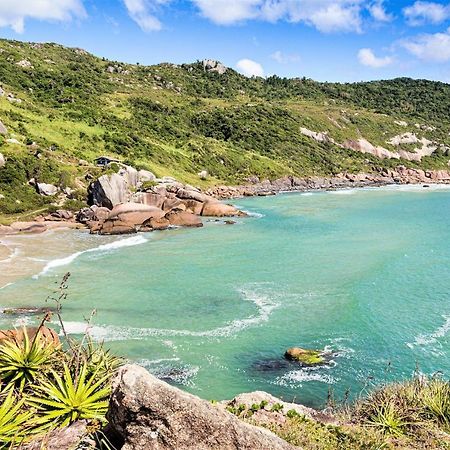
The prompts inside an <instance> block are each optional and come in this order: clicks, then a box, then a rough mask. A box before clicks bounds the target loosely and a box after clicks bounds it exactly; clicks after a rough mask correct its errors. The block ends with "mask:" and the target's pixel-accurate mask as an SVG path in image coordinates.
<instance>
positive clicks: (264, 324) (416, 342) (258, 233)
mask: <svg viewBox="0 0 450 450" xmlns="http://www.w3.org/2000/svg"><path fill="white" fill-rule="evenodd" d="M235 203H237V204H238V205H239V206H240V207H241V208H243V209H245V210H247V211H249V212H251V213H252V216H251V217H248V218H242V219H238V220H237V223H236V224H235V225H225V224H224V223H223V222H215V221H208V222H206V223H205V227H204V228H203V229H176V230H169V231H166V232H155V233H150V234H142V235H137V236H132V237H119V238H113V239H111V238H102V237H98V236H90V235H88V234H86V233H84V232H73V231H71V232H64V233H60V234H57V235H55V237H54V245H55V248H56V247H57V248H58V249H59V253H58V255H59V257H58V258H54V259H53V260H52V261H43V262H42V263H41V265H42V267H41V269H40V271H41V274H40V275H39V276H37V277H34V278H30V277H26V278H24V279H22V280H19V281H17V282H16V283H14V284H12V285H10V286H7V287H5V288H4V289H2V290H0V304H1V306H11V305H20V306H24V305H37V306H42V305H43V304H44V299H45V297H46V296H47V295H48V293H49V292H50V291H51V290H52V289H53V288H54V287H55V282H57V281H58V279H60V278H61V276H62V275H63V274H64V273H65V272H66V271H70V272H71V274H72V276H71V279H70V295H69V299H68V300H67V301H66V302H65V304H64V309H63V312H64V318H65V320H66V323H67V329H68V330H69V331H70V332H72V333H79V332H81V331H82V330H83V329H84V328H85V324H84V321H83V317H87V316H88V315H89V313H90V311H91V310H92V309H93V308H95V309H96V310H97V314H96V316H95V318H94V321H95V324H94V326H93V327H92V328H91V331H90V332H91V334H92V335H93V336H94V337H95V338H96V339H99V340H105V341H106V343H107V345H108V346H109V347H111V348H112V349H113V350H114V351H115V352H117V353H119V354H123V355H125V356H126V357H128V358H129V359H131V360H133V361H137V362H139V363H140V364H143V365H144V366H146V367H148V368H149V369H150V370H151V371H152V372H154V373H156V374H158V375H160V376H163V377H166V379H170V380H171V381H172V382H175V383H177V384H179V385H181V386H183V387H184V388H185V389H187V390H189V391H191V392H193V393H196V394H198V395H200V396H201V397H203V398H207V399H223V398H231V397H232V396H234V395H236V394H237V393H240V392H243V391H254V390H265V391H268V392H270V393H272V394H274V395H276V396H281V397H283V398H285V399H289V400H291V399H295V400H296V401H298V402H301V403H306V404H309V405H312V406H316V407H318V406H322V405H323V404H324V403H325V402H326V399H327V393H328V390H329V388H333V390H334V391H335V395H336V397H337V398H340V397H342V396H343V395H344V392H345V391H346V390H347V389H349V390H350V393H351V394H352V395H353V396H356V395H359V394H360V393H361V392H363V391H364V390H365V389H370V388H371V387H373V385H374V384H377V383H382V382H384V381H386V380H397V379H402V378H405V377H409V376H411V375H412V374H413V372H414V371H415V370H416V369H417V368H418V369H419V370H420V371H421V372H424V373H427V374H432V373H435V372H438V371H442V372H443V373H444V374H445V375H448V374H449V369H450V355H449V343H450V337H449V333H448V332H449V330H450V190H448V189H435V188H429V189H427V188H422V187H414V188H384V189H367V190H347V191H337V192H320V193H313V194H285V195H279V196H276V197H266V198H246V199H242V200H236V202H235ZM36 239H38V238H36ZM69 241H70V246H69V244H68V242H69ZM99 246H103V247H99ZM86 250H88V251H86ZM0 270H1V267H0ZM26 320H31V319H26ZM1 322H2V323H1V325H2V327H5V326H10V325H11V322H12V320H11V319H10V318H5V317H3V318H2V319H1ZM15 322H16V324H17V323H18V322H17V321H15ZM291 346H300V347H305V348H314V349H326V350H328V351H330V352H333V357H332V360H331V361H330V363H329V364H327V365H326V366H324V367H319V368H300V367H298V366H296V365H294V364H292V363H288V362H286V361H284V359H283V353H284V351H285V349H286V348H288V347H291Z"/></svg>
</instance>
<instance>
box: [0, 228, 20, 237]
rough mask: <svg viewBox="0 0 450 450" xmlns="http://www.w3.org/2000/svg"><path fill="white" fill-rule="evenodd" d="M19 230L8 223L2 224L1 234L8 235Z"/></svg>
mask: <svg viewBox="0 0 450 450" xmlns="http://www.w3.org/2000/svg"><path fill="white" fill-rule="evenodd" d="M16 233H17V230H15V229H14V228H12V227H9V226H7V225H0V236H2V235H3V236H6V235H8V234H16Z"/></svg>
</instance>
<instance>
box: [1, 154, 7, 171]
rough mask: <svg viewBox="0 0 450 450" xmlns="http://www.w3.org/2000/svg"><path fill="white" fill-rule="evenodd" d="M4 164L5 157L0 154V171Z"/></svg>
mask: <svg viewBox="0 0 450 450" xmlns="http://www.w3.org/2000/svg"><path fill="white" fill-rule="evenodd" d="M5 164H6V160H5V157H4V156H3V155H2V154H1V153H0V169H1V168H2V167H3V166H4V165H5Z"/></svg>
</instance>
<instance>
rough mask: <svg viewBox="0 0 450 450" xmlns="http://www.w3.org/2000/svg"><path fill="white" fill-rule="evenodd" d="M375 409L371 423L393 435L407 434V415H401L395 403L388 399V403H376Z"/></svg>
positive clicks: (385, 432)
mask: <svg viewBox="0 0 450 450" xmlns="http://www.w3.org/2000/svg"><path fill="white" fill-rule="evenodd" d="M374 409H375V411H374V413H373V415H372V416H371V417H370V418H369V420H368V423H369V425H371V426H373V427H375V428H377V429H379V430H380V431H381V432H382V433H384V434H391V435H393V436H402V435H403V434H405V431H406V427H407V425H409V424H408V422H407V421H406V420H407V416H406V415H405V416H402V415H400V413H399V411H398V409H397V408H396V406H395V404H394V403H392V402H389V401H387V402H386V403H382V404H377V405H375V408H374Z"/></svg>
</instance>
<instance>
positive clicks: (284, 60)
mask: <svg viewBox="0 0 450 450" xmlns="http://www.w3.org/2000/svg"><path fill="white" fill-rule="evenodd" d="M270 57H271V58H272V59H273V60H274V61H276V62H277V63H279V64H289V63H294V62H299V61H300V56H299V55H297V54H295V53H292V54H286V53H283V52H282V51H281V50H277V51H276V52H274V53H272V54H271V55H270Z"/></svg>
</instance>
